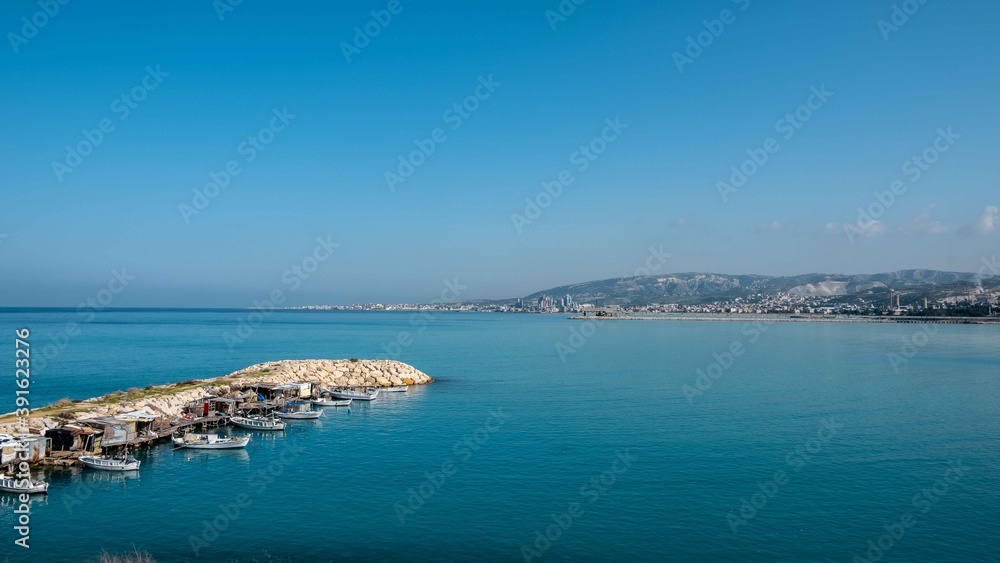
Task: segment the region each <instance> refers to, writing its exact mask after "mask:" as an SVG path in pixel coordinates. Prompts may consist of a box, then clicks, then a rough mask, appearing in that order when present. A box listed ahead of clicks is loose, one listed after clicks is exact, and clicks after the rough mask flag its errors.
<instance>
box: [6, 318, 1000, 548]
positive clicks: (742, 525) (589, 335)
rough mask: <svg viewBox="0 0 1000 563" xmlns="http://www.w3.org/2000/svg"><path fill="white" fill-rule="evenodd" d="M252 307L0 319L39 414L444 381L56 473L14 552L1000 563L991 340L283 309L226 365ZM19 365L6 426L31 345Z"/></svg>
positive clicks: (819, 327) (881, 331) (997, 362)
mask: <svg viewBox="0 0 1000 563" xmlns="http://www.w3.org/2000/svg"><path fill="white" fill-rule="evenodd" d="M246 317H247V312H244V311H112V312H104V313H101V314H99V315H97V316H96V318H94V319H92V320H90V319H86V318H82V317H81V315H79V314H77V313H76V312H74V311H56V312H53V311H37V310H34V311H33V310H22V311H16V310H15V311H12V310H4V311H0V339H3V338H6V339H8V345H9V346H10V348H9V349H12V348H13V344H14V342H13V341H14V329H15V328H18V327H22V326H28V327H30V328H31V331H32V336H31V342H32V346H33V349H34V353H33V358H34V360H35V368H34V371H33V374H34V377H33V383H32V387H31V388H30V392H31V399H32V401H33V403H34V404H35V405H39V406H40V405H42V404H43V403H48V402H51V401H55V400H58V399H60V398H62V397H69V398H85V397H90V396H94V395H97V394H101V393H105V392H109V391H114V390H117V389H126V388H128V387H142V386H145V385H148V384H153V383H166V382H174V381H181V380H185V379H189V378H193V377H209V376H216V375H223V374H226V373H229V372H231V371H234V370H236V369H239V368H242V367H245V366H247V365H250V364H253V363H257V362H261V361H267V360H276V359H287V358H346V357H362V358H370V357H377V356H385V355H386V354H387V353H391V354H392V357H395V358H397V359H399V360H401V361H404V362H408V363H411V364H413V365H415V366H416V367H417V368H419V369H421V370H423V371H425V372H426V373H428V374H430V375H431V376H433V377H435V378H437V380H438V381H437V382H436V383H434V384H432V385H429V386H426V387H421V388H417V389H413V390H412V391H411V392H409V393H406V394H399V395H391V394H390V395H384V396H383V397H381V398H379V399H378V400H377V401H375V402H374V403H373V404H371V405H361V406H357V407H354V408H352V409H351V410H350V412H349V413H348V412H347V411H342V410H336V411H333V410H332V409H330V410H331V411H332V412H329V413H327V416H326V417H325V418H322V419H320V420H318V421H315V422H311V421H298V422H293V423H290V428H289V430H288V431H287V432H286V433H285V434H284V435H283V436H282V435H277V436H275V435H266V434H254V435H253V439H252V442H251V446H250V448H249V449H248V450H247V452H246V453H243V454H232V453H229V454H227V453H196V452H173V451H171V449H170V447H169V446H166V445H164V446H159V447H155V448H152V449H149V450H144V451H141V452H139V453H138V457H139V458H140V459H141V460H142V461H143V467H142V471H141V472H140V474H139V476H137V477H128V476H123V475H110V474H105V473H103V472H94V471H81V470H78V469H72V470H48V471H45V472H44V474H43V478H44V479H45V480H47V481H49V482H50V483H51V489H50V494H49V495H48V498H47V499H46V500H42V501H36V502H34V503H33V504H32V507H31V520H30V526H31V536H30V545H31V547H30V549H27V550H26V549H23V548H20V547H16V546H14V544H13V540H14V539H15V537H16V534H15V532H14V530H13V526H14V517H15V515H14V508H15V505H14V503H13V499H12V497H10V495H2V496H0V505H2V508H0V510H2V513H0V514H2V516H0V529H2V532H0V538H2V540H3V543H2V547H0V556H3V557H6V558H9V560H10V561H82V560H87V559H92V558H94V557H96V556H97V555H98V554H99V553H100V551H101V550H102V549H107V550H109V551H110V552H112V553H116V552H124V551H128V550H131V549H132V548H133V546H135V547H136V548H139V549H144V550H147V551H149V552H150V553H152V554H153V555H154V556H155V557H156V558H157V559H158V560H159V561H186V560H190V561H253V560H257V561H268V560H275V561H324V560H372V561H374V560H403V559H405V560H408V561H455V560H463V561H472V560H507V561H516V560H522V561H523V560H525V558H526V556H527V558H530V559H531V560H532V561H538V560H544V561H580V560H602V561H610V560H616V561H618V560H622V561H629V560H639V561H663V560H675V561H706V560H726V561H851V560H852V558H853V557H854V556H855V555H857V556H860V557H865V558H867V557H869V555H867V554H866V553H868V554H870V555H871V556H875V557H879V556H880V557H881V558H882V560H884V561H996V560H1000V330H998V327H989V326H951V325H940V326H938V325H894V326H883V325H854V324H850V325H849V324H804V323H774V324H770V325H761V326H754V325H751V324H747V323H742V322H733V323H722V322H718V323H713V322H702V323H697V322H684V323H681V322H611V323H604V324H600V325H597V326H596V328H595V329H594V330H590V329H591V328H593V326H594V325H582V324H580V323H579V322H577V321H570V320H566V319H565V318H564V317H560V316H554V315H545V316H533V315H508V316H500V315H487V314H457V313H449V314H437V315H434V316H433V317H432V318H431V319H430V320H427V322H426V324H425V326H423V327H421V324H422V322H421V321H417V322H415V321H414V319H413V318H412V316H411V314H409V313H351V312H278V313H274V314H272V315H271V316H270V317H269V318H268V319H266V321H265V322H264V323H263V325H261V326H259V327H257V328H256V329H255V330H254V331H253V334H252V335H250V337H249V338H247V339H246V341H245V342H243V343H242V344H239V345H237V346H235V347H233V348H232V349H230V348H228V347H227V346H226V344H225V343H224V340H223V334H224V333H226V332H234V331H235V330H236V328H237V326H238V325H239V323H240V322H241V320H243V319H246ZM88 320H89V322H83V323H82V324H81V325H80V330H79V334H77V335H75V336H72V337H70V338H69V339H68V340H66V339H63V340H62V341H61V342H58V341H55V342H54V341H53V339H57V338H58V335H60V334H63V333H64V332H65V328H66V323H68V322H78V323H80V322H81V321H88ZM928 327H929V328H928ZM581 329H583V334H574V332H573V331H574V330H576V331H579V330H581ZM925 330H930V331H931V332H932V333H933V334H927V333H926V332H925ZM401 333H408V336H409V337H410V339H411V340H406V338H404V339H403V340H404V341H408V342H409V344H408V345H406V346H401V347H399V348H398V349H396V348H393V347H391V346H389V345H390V343H392V342H395V341H398V339H399V336H400V334H401ZM904 343H909V344H911V345H912V346H911V347H908V348H904ZM560 344H561V345H562V346H560ZM46 346H49V348H47V349H46ZM387 350H388V352H387ZM728 350H736V351H737V352H741V353H740V354H739V355H738V356H735V357H733V358H732V361H730V359H729V357H728V356H726V352H727V351H728ZM560 351H561V352H562V354H560ZM890 353H895V354H898V355H899V357H898V358H896V366H895V368H896V369H894V368H893V365H892V363H891V362H890V359H889V357H888V356H887V354H890ZM715 363H718V365H717V366H715V367H713V364H715ZM699 370H701V372H704V373H705V375H704V376H703V377H701V379H700V380H699V379H698V378H699ZM6 372H7V373H8V377H6V378H4V380H5V381H6V383H5V384H3V385H2V389H6V391H2V393H3V394H5V395H6V396H4V395H3V394H0V404H2V405H3V407H4V408H3V410H4V411H9V410H12V409H13V400H14V390H15V387H14V383H13V382H14V378H13V372H14V359H13V354H11V356H10V358H9V365H8V367H7V368H6ZM709 373H711V374H712V376H714V377H709ZM685 385H687V386H689V387H688V388H687V392H685ZM234 432H238V431H234ZM956 463H958V464H960V465H959V466H958V467H960V468H962V469H960V470H959V471H956V470H954V469H952V470H951V471H950V472H949V467H955V465H954V464H956ZM949 464H952V465H949ZM778 472H781V473H778ZM946 477H947V478H946ZM744 500H745V502H744ZM907 512H910V513H912V519H907V520H906V522H907V523H908V524H909V525H908V526H902V525H898V524H897V523H898V522H900V519H901V518H902V517H903V515H904V514H905V513H907ZM893 524H897V525H896V526H895V527H893V526H892V525H893ZM887 525H889V526H890V527H889V529H890V530H895V531H896V536H897V537H896V538H891V537H890V536H889V535H887V534H888V532H887V531H886V528H885V526H887ZM734 530H735V531H734ZM900 531H901V532H902V535H901V537H900ZM546 535H547V536H548V537H546ZM880 536H882V537H881V538H880ZM869 541H872V542H873V543H872V544H871V546H875V548H874V550H873V549H872V547H871V546H870V545H869V543H868V542H869ZM879 542H881V543H882V547H878V544H879ZM529 549H530V550H532V551H527V550H529ZM880 554H881V555H880Z"/></svg>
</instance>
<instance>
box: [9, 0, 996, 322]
mask: <svg viewBox="0 0 1000 563" xmlns="http://www.w3.org/2000/svg"><path fill="white" fill-rule="evenodd" d="M52 1H53V5H54V6H58V11H56V10H55V8H54V7H53V6H49V10H50V11H51V12H55V13H54V15H49V14H45V13H44V12H43V11H42V8H41V7H40V5H39V3H37V2H34V1H27V0H8V1H5V2H3V3H2V7H0V31H3V32H4V33H5V36H6V37H5V42H4V45H3V47H2V48H0V51H2V52H0V78H2V87H0V108H2V109H0V111H2V116H0V117H2V119H0V123H2V124H3V143H2V150H0V190H2V194H3V202H4V203H3V205H2V207H0V305H2V306H76V305H77V304H78V303H80V302H82V301H84V300H85V299H87V298H88V297H92V296H95V295H97V294H98V292H100V291H101V290H102V289H103V288H106V287H108V284H109V283H110V284H112V286H113V287H114V288H119V287H120V285H121V282H120V281H119V282H112V281H111V280H112V279H113V277H114V276H113V275H112V274H111V272H112V271H113V270H118V271H119V272H120V273H122V269H124V275H125V277H126V278H132V277H134V279H129V281H128V286H127V287H126V288H124V290H122V291H120V292H119V293H117V294H116V295H115V298H114V302H113V303H112V305H113V306H226V307H243V306H249V305H251V304H252V303H253V302H254V301H255V300H259V299H264V298H266V297H267V296H268V295H269V294H270V293H271V292H272V291H273V290H275V289H279V290H282V291H283V292H284V295H285V296H286V298H287V301H286V304H290V305H299V304H319V303H354V302H371V301H382V302H386V301H392V302H398V301H430V300H432V299H435V298H438V297H440V294H441V291H442V289H444V288H445V287H446V286H445V282H444V280H453V281H454V280H457V281H458V283H459V285H461V286H464V287H463V288H462V289H461V298H463V299H464V298H470V299H471V298H505V297H516V296H520V295H526V294H528V293H531V292H533V291H537V290H541V289H545V288H546V287H550V286H555V285H561V284H568V283H575V282H581V281H587V280H592V279H604V278H611V277H618V276H625V275H631V274H633V273H635V271H636V269H637V268H639V267H642V266H644V265H646V264H647V261H648V260H647V259H648V258H649V257H650V250H649V249H650V248H651V247H654V248H656V249H659V248H660V247H661V245H662V248H663V251H664V252H666V253H669V254H671V256H670V258H669V259H667V260H666V261H665V262H663V264H662V265H660V264H659V262H657V261H656V260H654V261H653V262H652V264H653V265H654V266H656V267H655V268H654V270H655V271H657V272H661V273H666V272H687V271H711V272H719V273H734V274H736V273H762V274H796V273H806V272H840V273H864V272H879V271H890V270H896V269H904V268H935V269H947V270H962V271H975V270H978V269H979V268H980V266H981V265H982V259H983V258H984V257H991V256H994V255H996V254H997V251H998V243H1000V234H998V232H997V225H998V224H1000V219H998V218H997V208H996V206H997V205H1000V190H998V187H1000V180H998V177H1000V174H998V172H1000V170H998V167H1000V158H998V149H1000V110H998V107H997V100H998V99H1000V95H998V94H1000V73H998V69H1000V34H998V33H997V29H996V22H997V21H998V19H1000V4H998V3H996V2H995V1H989V0H969V1H964V2H943V1H941V0H928V1H927V2H926V3H924V4H919V3H918V2H916V1H915V0H911V1H909V2H902V1H897V2H894V1H893V0H872V1H866V2H849V3H842V2H823V3H816V2H799V1H792V0H781V1H770V2H764V1H761V0H749V1H747V0H736V1H732V0H714V1H698V2H689V1H685V2H680V1H660V2H652V1H648V2H630V1H619V2H609V1H604V0H587V1H585V2H583V3H581V4H580V5H578V6H577V5H575V4H573V3H572V2H570V1H569V0H566V1H565V2H563V4H562V10H563V12H564V13H566V14H567V15H565V16H562V15H558V14H559V10H560V3H559V2H557V1H556V0H550V1H537V0H536V1H524V2H522V1H514V0H507V1H504V2H492V3H482V2H458V1H450V2H429V1H421V0H413V1H411V0H401V2H399V3H396V2H388V1H383V0H369V1H353V0H344V1H341V2H319V1H315V2H307V1H294V0H290V1H286V2H281V3H276V2H264V1H261V0H243V1H242V2H241V3H239V4H238V5H236V6H234V7H232V9H231V10H230V9H226V8H225V7H226V6H229V5H228V4H224V3H223V2H225V0H219V1H218V2H216V3H215V4H213V2H212V1H210V0H200V1H187V2H161V3H148V2H111V1H109V2H81V1H79V0H75V1H70V2H68V3H67V4H65V5H62V4H58V2H56V0H52ZM578 1H579V0H578ZM43 4H44V2H43ZM894 5H895V6H897V7H899V8H898V10H897V11H896V14H895V16H894V15H893V13H894ZM570 6H572V7H573V8H575V9H574V10H573V11H572V13H569V12H570V8H569V7H570ZM915 7H916V8H917V9H916V10H914V8H915ZM904 8H905V9H906V10H907V11H909V12H911V13H910V14H906V12H905V11H904ZM390 10H392V11H396V12H397V13H395V14H392V13H391V12H390ZM724 10H728V12H724ZM372 11H375V13H376V14H375V16H373V15H372ZM549 11H551V12H550V13H548V14H547V12H549ZM220 13H221V17H220ZM39 14H42V15H39ZM389 16H391V19H390V17H389ZM22 18H25V19H22ZM893 18H894V20H895V23H894V20H893ZM32 20H34V22H35V23H30V22H31V21H32ZM378 20H381V22H383V23H380V22H379V21H378ZM713 20H719V21H715V22H713ZM880 20H882V21H883V23H882V24H881V25H880V23H879V22H880ZM26 22H29V23H26ZM706 22H707V23H706ZM39 24H41V25H39ZM356 26H357V27H358V28H360V29H361V32H362V33H363V34H364V35H359V34H358V32H356V31H355V27H356ZM366 26H367V30H368V32H366V31H365V29H366ZM699 34H700V35H699ZM369 35H374V37H369ZM699 41H700V42H701V44H698V43H699ZM823 91H825V92H826V93H823V94H822V95H819V94H816V93H815V92H823ZM831 94H832V95H831ZM123 96H124V97H123ZM470 96H471V97H470ZM477 96H478V97H477ZM455 104H459V107H458V109H456V108H455ZM804 104H806V107H802V106H803V105H804ZM808 104H811V105H812V108H809V107H808ZM463 105H464V107H463ZM796 111H798V118H796V117H795V113H796ZM786 114H792V116H791V121H790V120H789V119H788V118H786ZM609 120H610V121H609ZM616 120H617V122H618V123H620V124H621V125H617V126H615V127H610V126H609V125H608V123H615V121H616ZM793 122H794V125H792V123H793ZM102 126H103V127H104V129H105V130H106V131H101V128H102ZM948 128H951V130H950V131H951V132H949V129H948ZM262 129H263V130H264V131H263V132H262V131H261V130H262ZM85 131H86V132H85ZM939 131H940V132H943V134H942V133H940V132H939ZM602 135H603V136H604V138H603V139H600V137H601V136H602ZM248 139H249V140H248ZM595 139H599V140H595ZM769 139H770V140H771V141H769ZM416 141H420V142H419V143H418V142H416ZM418 145H419V146H422V147H423V149H424V152H430V151H431V149H433V152H431V154H429V155H426V156H425V155H424V154H417V155H413V156H412V157H410V153H411V152H412V151H418V150H420V148H419V146H418ZM935 145H936V146H937V148H935ZM581 146H585V147H590V148H587V149H586V151H585V152H579V151H580V148H581ZM67 147H70V148H71V150H68V149H67ZM78 149H79V150H78ZM768 149H770V152H769V151H768ZM748 150H749V151H751V152H750V153H748V152H747V151H748ZM68 153H69V154H68ZM82 153H86V154H82ZM574 153H575V154H574ZM598 153H599V154H598ZM751 154H754V155H756V157H757V159H758V160H759V161H762V158H763V157H762V155H765V154H766V156H767V161H766V162H764V163H763V164H760V165H758V164H756V163H752V161H751V163H745V164H744V161H746V160H747V159H748V158H751V156H750V155H751ZM401 156H402V157H403V158H404V160H405V159H407V158H411V160H412V162H413V163H414V164H417V165H416V166H413V167H412V170H411V169H410V166H411V165H410V164H407V165H406V166H404V167H403V169H402V170H400V158H401ZM914 156H918V157H919V158H921V159H924V158H927V159H929V160H933V163H926V162H923V161H921V162H920V163H913V162H910V163H909V164H907V163H908V161H911V159H912V158H913V157H914ZM741 165H743V167H744V169H745V170H747V171H751V174H749V175H748V176H749V177H748V178H747V179H746V181H745V183H744V184H743V185H742V186H741V187H739V188H737V189H736V190H735V191H731V190H730V189H729V188H728V187H726V186H722V185H720V184H719V182H720V181H721V182H725V183H726V184H727V185H728V186H732V187H734V188H735V187H736V186H735V185H733V184H731V178H730V176H731V175H733V172H732V170H731V167H732V166H736V167H740V166H741ZM227 167H230V168H231V170H236V171H237V172H236V173H235V174H233V173H225V174H223V172H224V171H225V170H226V168H227ZM754 168H756V170H754ZM563 171H566V172H565V173H564V174H563V178H564V179H565V180H571V183H570V182H567V183H566V185H564V186H557V185H555V184H552V182H555V181H557V180H558V178H559V176H560V173H561V172H563ZM387 172H388V173H390V176H389V177H388V180H387ZM213 174H214V175H215V177H216V178H220V179H222V178H224V176H225V175H226V174H228V175H229V176H230V178H229V180H228V185H227V186H226V187H224V188H222V189H220V190H218V191H217V192H216V191H214V188H213V187H212V186H206V184H209V182H211V181H212V175H213ZM392 174H396V175H398V177H395V176H392ZM918 174H919V176H918ZM404 176H405V177H404ZM400 179H401V180H402V181H399V180H400ZM735 180H736V181H737V182H738V181H739V180H740V178H736V179H735ZM220 181H223V180H220ZM894 181H895V182H898V183H897V184H893V182H894ZM543 182H546V183H549V188H550V190H551V191H552V192H554V193H556V194H558V196H557V197H555V198H552V197H550V196H549V195H548V194H547V193H546V192H544V188H543ZM893 186H895V187H896V189H897V192H898V193H897V194H892V195H891V198H890V196H883V197H882V199H883V200H884V202H889V199H891V200H892V201H891V202H889V203H888V205H883V203H879V201H878V199H877V198H876V196H875V195H873V193H874V192H886V191H888V192H890V194H891V190H892V189H893ZM196 191H197V192H200V193H201V194H202V195H203V196H204V199H200V196H198V195H197V194H196ZM205 194H208V195H205ZM722 194H725V197H723V195H722ZM526 199H530V200H533V201H536V202H538V203H539V204H542V205H543V206H544V208H541V207H540V208H539V209H538V210H532V209H529V210H526V206H527V204H526ZM185 206H186V207H185ZM859 208H866V209H867V208H872V210H873V211H875V212H877V213H876V214H875V216H873V217H871V219H870V220H869V219H868V218H861V220H860V222H859V213H858V209H859ZM535 211H538V213H535ZM515 215H516V216H515ZM512 216H514V217H512ZM517 216H520V217H517ZM872 221H873V222H872ZM845 225H847V227H848V229H847V231H845V228H844V227H845ZM318 237H319V238H322V239H325V240H326V241H327V245H326V246H327V247H328V248H323V247H322V246H321V245H319V244H318V242H317V238H318ZM331 243H335V244H336V245H337V246H336V247H333V245H332V244H331ZM316 256H318V257H319V259H318V260H316V258H315V257H316ZM314 260H315V262H314ZM296 265H298V266H299V267H305V268H306V269H312V270H313V271H312V273H311V274H307V273H305V271H304V270H303V274H300V273H298V272H296V271H295V270H294V269H293V266H296ZM314 266H315V269H313V267H314ZM293 286H294V288H293Z"/></svg>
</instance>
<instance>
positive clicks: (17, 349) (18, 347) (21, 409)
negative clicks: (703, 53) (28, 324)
mask: <svg viewBox="0 0 1000 563" xmlns="http://www.w3.org/2000/svg"><path fill="white" fill-rule="evenodd" d="M16 334H17V338H16V339H15V340H14V358H15V359H14V365H15V369H16V370H17V371H16V372H15V377H16V380H17V387H18V389H17V391H16V394H17V398H16V399H15V400H14V402H15V404H16V405H17V411H16V416H17V417H18V418H27V417H28V412H29V407H30V405H31V401H29V400H28V388H29V387H30V386H31V343H30V342H29V341H28V338H29V337H30V336H31V331H30V330H28V329H27V328H22V329H18V330H17V331H16Z"/></svg>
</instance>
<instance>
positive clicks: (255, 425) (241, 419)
mask: <svg viewBox="0 0 1000 563" xmlns="http://www.w3.org/2000/svg"><path fill="white" fill-rule="evenodd" d="M229 422H232V423H233V424H234V425H236V426H239V427H240V428H246V429H247V430H284V429H285V423H284V422H282V421H280V420H278V419H277V418H274V417H273V416H269V417H264V416H250V417H246V416H234V417H231V418H230V419H229Z"/></svg>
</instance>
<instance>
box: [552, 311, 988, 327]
mask: <svg viewBox="0 0 1000 563" xmlns="http://www.w3.org/2000/svg"><path fill="white" fill-rule="evenodd" d="M570 319H571V320H581V321H582V320H598V321H729V322H734V321H735V322H749V321H762V322H791V323H897V324H900V323H901V324H913V323H935V324H992V325H1000V317H905V316H885V317H874V316H860V315H764V314H761V315H740V314H733V315H711V314H673V315H672V314H662V315H629V314H624V313H619V314H616V315H587V316H583V315H576V316H573V317H570Z"/></svg>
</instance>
